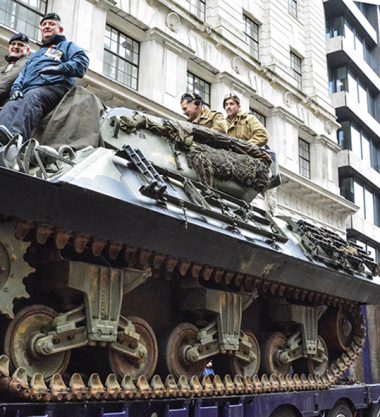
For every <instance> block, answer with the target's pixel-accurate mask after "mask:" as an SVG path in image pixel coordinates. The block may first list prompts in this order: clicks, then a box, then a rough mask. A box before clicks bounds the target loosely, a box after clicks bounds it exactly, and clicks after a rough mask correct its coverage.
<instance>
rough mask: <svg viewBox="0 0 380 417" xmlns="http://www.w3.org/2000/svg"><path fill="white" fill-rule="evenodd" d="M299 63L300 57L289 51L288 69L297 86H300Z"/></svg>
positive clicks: (300, 63) (300, 62)
mask: <svg viewBox="0 0 380 417" xmlns="http://www.w3.org/2000/svg"><path fill="white" fill-rule="evenodd" d="M301 65H302V61H301V58H300V57H298V56H297V55H296V54H294V53H293V52H291V53H290V69H291V75H292V77H293V78H295V80H296V81H297V87H298V88H301V87H302V74H301Z"/></svg>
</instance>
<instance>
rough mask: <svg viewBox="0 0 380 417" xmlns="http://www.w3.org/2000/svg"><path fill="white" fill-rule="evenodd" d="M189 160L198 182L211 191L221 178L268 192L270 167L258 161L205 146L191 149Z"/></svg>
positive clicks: (195, 145)
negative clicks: (215, 182) (215, 180)
mask: <svg viewBox="0 0 380 417" xmlns="http://www.w3.org/2000/svg"><path fill="white" fill-rule="evenodd" d="M186 157H187V161H188V163H189V165H190V166H192V167H193V168H194V170H195V171H196V173H197V175H198V177H199V179H200V180H201V181H202V182H203V183H204V184H206V185H209V186H211V187H212V186H213V185H214V178H218V179H221V180H224V181H230V180H232V181H236V182H237V183H239V184H242V185H244V186H245V187H249V188H254V189H255V190H257V191H259V192H264V191H266V190H267V189H268V185H269V180H270V179H269V169H268V164H267V163H266V162H264V161H263V160H261V159H259V158H253V157H251V156H249V155H244V154H237V153H234V152H231V151H228V150H225V149H215V148H212V147H211V146H209V145H205V144H194V145H193V146H191V147H190V150H189V152H188V153H187V155H186Z"/></svg>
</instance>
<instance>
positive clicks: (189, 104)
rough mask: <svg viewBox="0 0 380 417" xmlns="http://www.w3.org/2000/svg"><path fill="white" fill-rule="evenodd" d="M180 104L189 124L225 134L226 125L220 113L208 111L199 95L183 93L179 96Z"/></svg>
mask: <svg viewBox="0 0 380 417" xmlns="http://www.w3.org/2000/svg"><path fill="white" fill-rule="evenodd" d="M180 103H181V107H182V111H183V114H184V115H185V116H186V118H187V120H188V121H189V122H191V123H194V124H197V125H200V126H205V127H208V128H209V129H213V130H216V131H218V132H222V133H227V123H226V121H225V120H224V118H223V115H222V113H219V112H217V111H215V110H210V109H209V108H208V107H207V106H206V105H205V104H204V102H203V98H202V97H201V96H200V95H199V94H197V93H185V94H183V95H182V96H181V100H180Z"/></svg>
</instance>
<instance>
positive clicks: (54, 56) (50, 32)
mask: <svg viewBox="0 0 380 417" xmlns="http://www.w3.org/2000/svg"><path fill="white" fill-rule="evenodd" d="M40 31H41V36H42V43H41V45H40V49H39V50H38V51H37V52H35V53H34V54H33V55H32V56H31V57H30V58H29V60H28V62H27V63H26V66H25V68H24V70H23V71H22V72H21V73H20V75H19V76H18V77H17V79H16V81H15V82H14V83H13V85H12V87H11V91H10V98H9V102H8V103H7V104H6V105H5V106H4V107H3V109H2V110H1V112H0V143H2V144H6V143H8V141H9V140H10V139H12V137H13V136H14V135H17V134H19V135H21V136H22V138H23V140H27V139H29V138H30V136H31V133H32V131H33V129H34V128H35V127H36V126H37V124H38V123H39V122H40V120H41V119H42V117H43V116H45V114H47V113H48V112H49V111H51V110H52V109H54V108H55V106H56V105H57V104H58V103H59V102H60V100H61V98H62V97H63V96H64V94H65V93H66V92H67V91H68V90H69V89H70V88H71V87H73V86H74V85H75V79H76V78H77V77H80V78H81V77H83V76H84V74H85V72H86V70H87V68H88V64H89V59H88V57H87V55H86V53H85V52H84V51H83V50H82V49H81V48H79V47H78V46H77V45H75V43H73V42H69V41H67V40H66V38H65V36H63V35H62V32H63V27H62V24H61V19H60V17H59V16H58V15H57V14H56V13H48V14H47V15H46V16H44V17H43V18H42V20H41V22H40Z"/></svg>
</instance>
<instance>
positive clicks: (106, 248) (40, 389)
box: [0, 221, 366, 402]
mask: <svg viewBox="0 0 380 417" xmlns="http://www.w3.org/2000/svg"><path fill="white" fill-rule="evenodd" d="M16 238H17V239H19V240H31V239H32V238H34V239H35V240H36V241H37V242H38V243H39V244H44V243H45V242H46V241H47V240H48V239H49V238H52V239H54V241H55V244H56V246H57V248H58V249H64V248H65V246H66V245H69V244H70V245H72V246H73V248H74V249H75V251H76V252H77V253H79V254H80V253H83V251H84V250H85V248H86V247H87V248H88V247H89V248H91V251H92V254H93V255H94V256H100V254H102V255H103V256H107V257H109V259H110V260H115V259H116V258H118V257H120V256H123V257H124V259H125V261H126V262H128V264H129V265H132V266H134V265H141V266H145V267H151V268H152V271H153V273H154V272H158V271H159V272H160V273H162V272H164V273H166V274H167V275H171V274H172V273H173V272H175V271H176V272H178V273H179V274H180V276H182V277H190V278H191V277H193V278H199V279H201V280H205V281H214V282H215V283H217V284H220V283H224V284H227V285H234V287H236V288H238V289H241V290H243V291H257V292H258V294H260V295H265V294H268V295H269V294H270V295H280V296H286V298H287V299H289V300H302V301H307V302H309V303H311V304H314V305H318V304H325V305H328V306H333V307H339V308H341V309H343V310H344V311H346V312H348V313H350V314H351V316H352V317H353V323H354V326H353V338H352V341H351V343H350V346H349V347H348V349H347V350H346V351H344V352H342V353H341V355H340V357H338V358H337V359H335V360H334V361H333V362H332V363H331V364H330V366H329V368H328V369H327V371H326V373H325V374H324V375H322V376H321V377H319V376H313V375H305V374H302V375H298V374H293V375H290V374H288V375H284V376H282V375H280V376H275V375H266V374H264V375H262V376H261V377H259V376H258V375H255V376H254V377H252V378H250V377H242V376H240V375H235V376H234V377H231V376H230V375H226V376H224V377H223V378H221V377H219V376H218V375H215V376H213V377H210V376H205V377H203V379H202V380H200V379H199V378H198V377H196V376H192V377H191V378H190V379H187V378H186V377H183V376H182V377H180V378H179V379H175V378H174V377H173V376H172V375H168V376H167V377H166V378H165V380H164V381H163V380H162V379H161V377H160V376H158V375H155V376H153V377H152V379H151V380H150V381H148V380H147V379H146V377H144V376H141V377H139V378H138V380H137V381H133V380H132V378H131V377H130V376H129V375H125V376H124V377H123V379H122V380H121V381H118V380H117V378H116V376H115V375H114V374H109V375H108V376H107V377H106V379H105V380H104V381H101V379H100V377H99V375H98V374H96V373H93V374H91V375H90V377H89V378H88V381H87V384H85V382H84V381H83V379H82V377H81V375H80V374H79V373H74V374H72V375H71V378H70V381H69V383H68V384H67V385H66V384H65V382H64V381H63V379H62V376H61V375H60V374H55V375H54V376H53V377H52V378H51V380H50V382H49V384H48V385H46V384H45V382H44V380H43V377H42V375H41V374H38V373H36V374H34V375H33V376H32V378H28V376H27V374H26V371H25V370H24V369H23V368H18V369H16V371H15V372H14V373H13V374H12V375H11V374H10V363H9V358H8V357H7V356H6V355H2V356H0V392H3V393H7V394H9V395H11V396H12V397H16V398H18V399H20V400H24V401H28V400H29V401H44V402H46V401H85V400H125V399H154V398H191V397H204V396H225V395H240V394H260V393H269V392H284V391H301V390H315V389H318V390H320V389H328V388H330V387H331V386H332V385H334V384H336V383H337V382H338V381H339V379H340V378H341V377H342V376H343V374H344V372H345V371H346V370H347V369H348V368H349V367H350V366H351V365H352V364H353V363H354V361H355V359H356V358H357V357H358V355H359V354H360V353H361V351H362V349H363V347H364V343H365V336H366V329H365V326H364V319H363V316H362V314H361V310H360V306H359V305H358V304H356V303H353V302H351V301H349V300H344V299H340V298H337V297H332V296H329V295H326V294H321V293H317V292H312V291H307V290H302V289H299V288H294V287H290V286H286V285H282V284H278V283H275V282H270V281H267V280H263V279H259V278H256V277H253V276H250V275H243V274H238V273H234V272H233V271H224V270H221V269H217V268H213V267H211V266H208V265H199V264H194V263H192V262H191V261H188V260H181V259H176V258H172V257H170V256H168V255H163V254H157V253H154V252H152V251H149V250H144V249H139V248H135V247H130V246H128V245H125V244H124V243H121V242H110V241H107V240H99V239H95V238H93V237H91V236H85V235H81V234H76V233H74V232H71V231H65V230H57V229H55V228H54V227H53V226H50V225H45V224H39V225H37V224H35V223H33V222H26V221H18V222H17V224H16Z"/></svg>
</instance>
